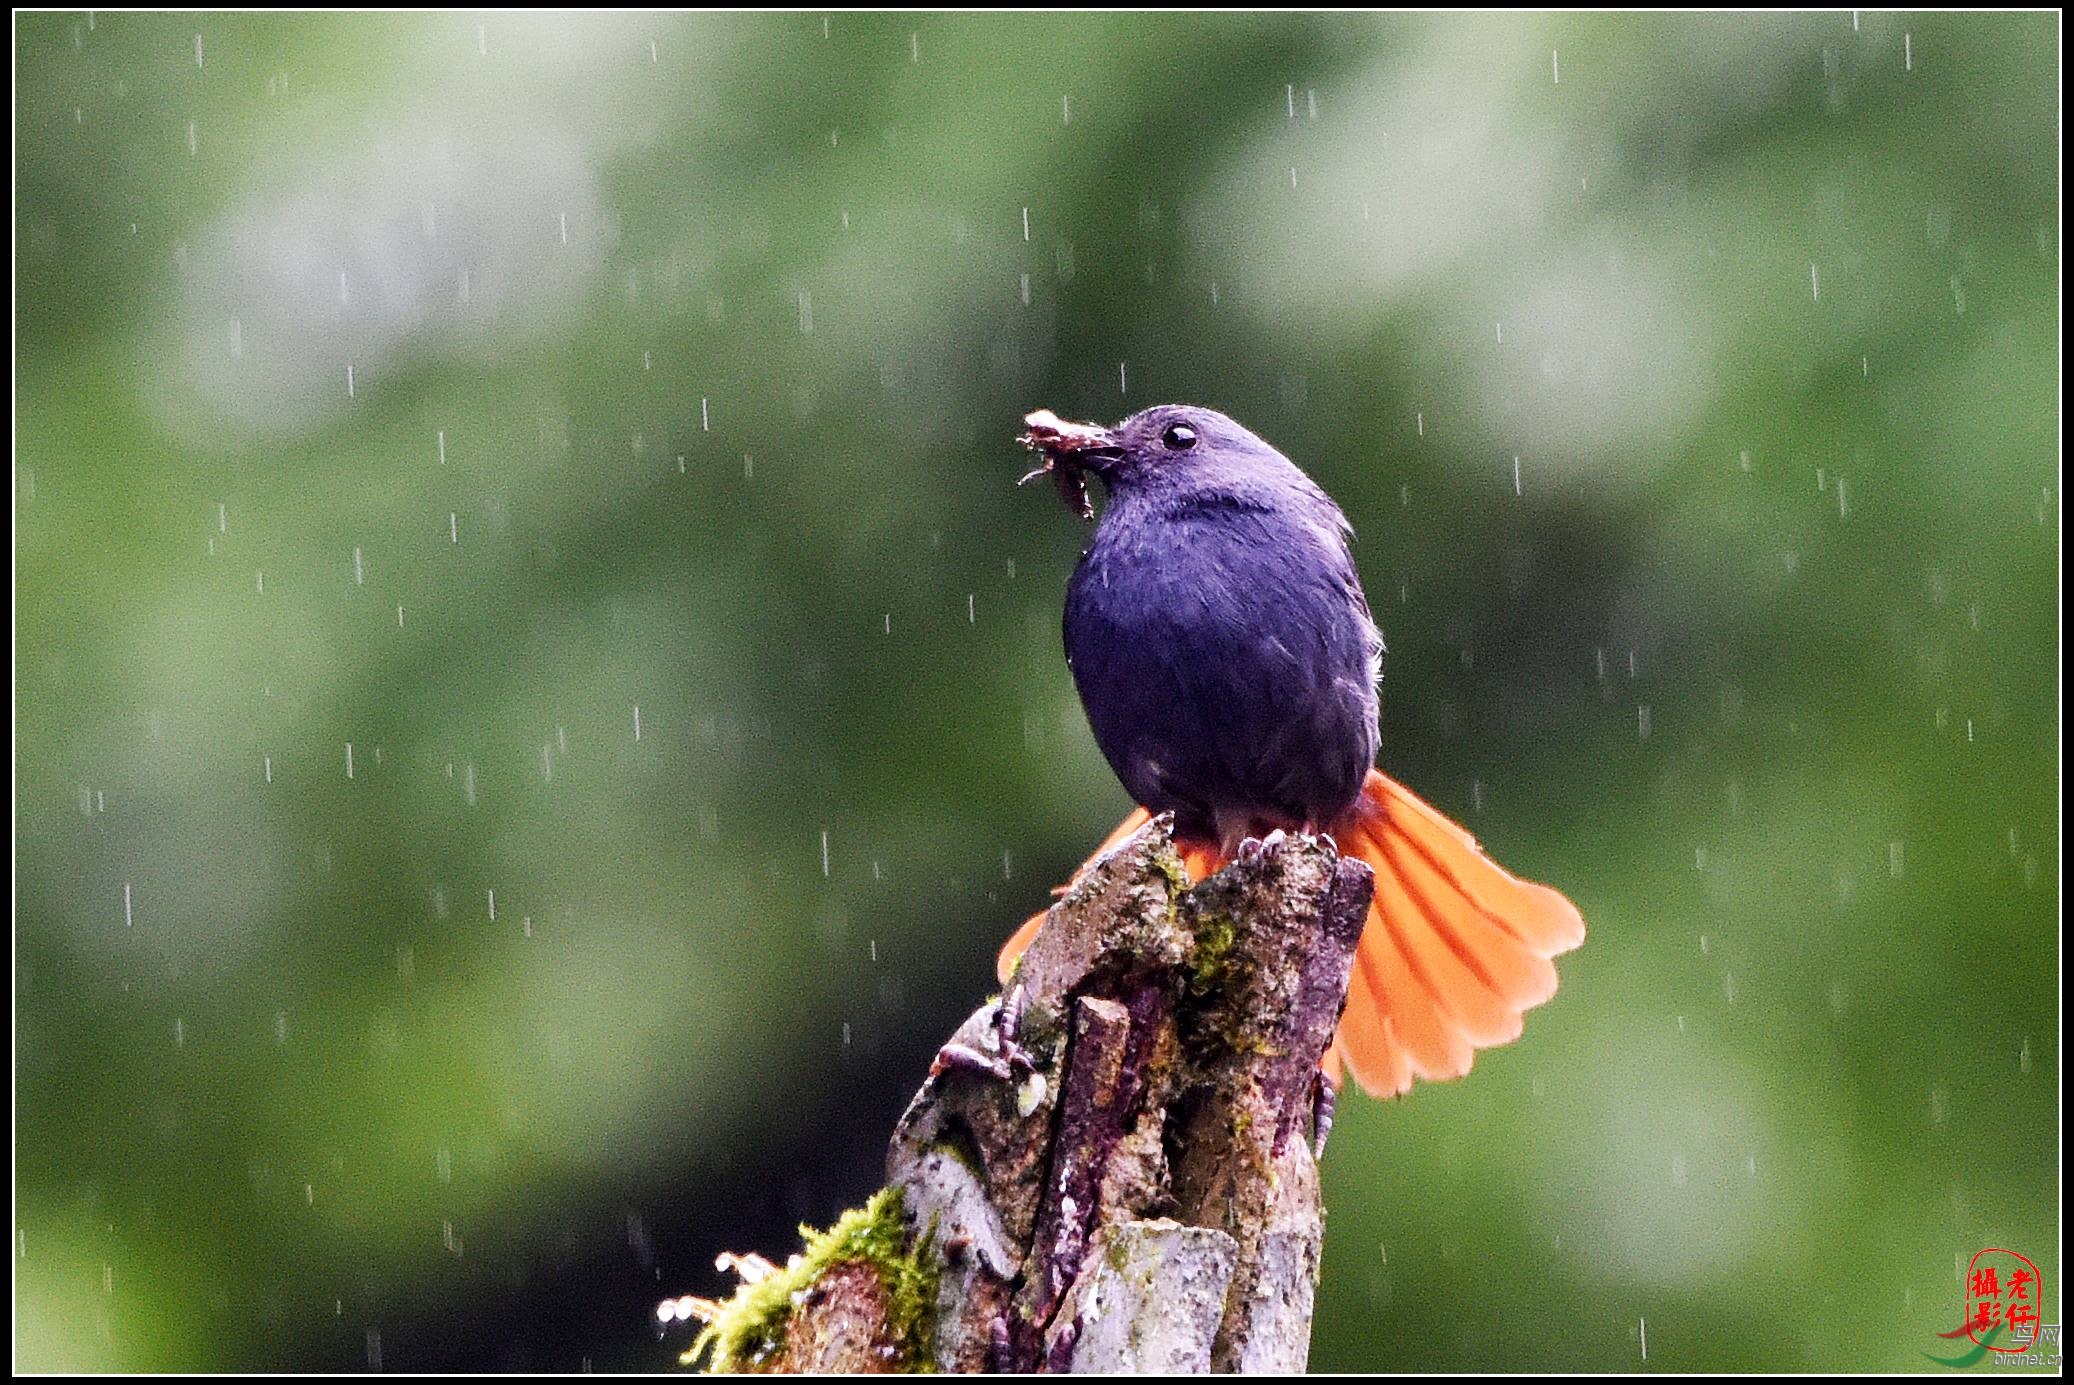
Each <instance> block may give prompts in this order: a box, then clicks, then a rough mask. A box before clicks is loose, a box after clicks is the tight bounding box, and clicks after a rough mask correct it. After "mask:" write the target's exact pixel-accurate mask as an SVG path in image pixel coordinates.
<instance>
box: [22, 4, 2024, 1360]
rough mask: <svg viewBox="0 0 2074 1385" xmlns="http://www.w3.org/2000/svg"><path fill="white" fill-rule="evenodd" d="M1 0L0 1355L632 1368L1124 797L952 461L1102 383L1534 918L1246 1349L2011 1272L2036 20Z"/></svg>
mask: <svg viewBox="0 0 2074 1385" xmlns="http://www.w3.org/2000/svg"><path fill="white" fill-rule="evenodd" d="M16 34H17V49H16V94H15V103H16V104H15V113H16V129H17V163H16V195H17V212H16V217H17V220H16V232H17V237H18V239H17V247H18V248H17V262H16V264H17V267H16V275H17V277H16V286H17V299H16V319H15V321H16V330H17V334H18V336H17V403H18V409H19V413H18V418H17V424H16V428H17V445H16V466H15V507H16V510H15V514H16V521H17V538H16V548H15V554H16V564H17V567H16V572H17V586H16V613H17V617H18V621H19V624H18V626H17V633H16V653H17V665H16V696H17V720H16V731H17V752H16V771H17V784H16V812H17V820H16V833H17V835H16V849H17V858H16V859H17V871H18V876H17V891H18V893H17V913H16V964H17V973H16V976H17V979H16V991H15V998H16V1035H15V1037H16V1100H17V1107H16V1154H17V1158H18V1165H17V1174H16V1197H17V1212H16V1233H15V1235H16V1246H15V1272H16V1276H17V1289H16V1307H15V1326H16V1332H17V1336H16V1342H17V1345H16V1364H17V1365H18V1366H26V1367H30V1368H39V1369H91V1368H99V1367H119V1368H132V1369H137V1368H157V1369H164V1368H172V1367H203V1368H213V1369H230V1368H236V1367H261V1368H269V1367H270V1368H282V1367H301V1368H336V1367H357V1366H362V1365H367V1364H381V1365H385V1366H386V1367H388V1368H390V1369H399V1368H412V1367H421V1366H422V1367H438V1366H469V1367H487V1368H498V1367H506V1366H530V1367H538V1368H543V1369H574V1368H577V1367H579V1366H581V1365H593V1366H597V1367H599V1368H613V1367H618V1368H649V1367H662V1366H666V1365H667V1364H669V1363H670V1362H671V1360H672V1359H673V1358H674V1354H675V1351H676V1350H677V1348H678V1347H680V1346H681V1345H682V1343H681V1341H678V1340H676V1339H672V1340H670V1341H660V1340H658V1337H657V1334H656V1333H655V1331H654V1330H653V1326H652V1325H653V1322H654V1317H653V1313H652V1308H653V1305H654V1303H655V1301H656V1300H657V1299H658V1298H660V1297H662V1296H663V1295H665V1294H674V1293H679V1292H685V1291H696V1292H712V1291H713V1290H715V1289H716V1288H718V1287H719V1286H720V1283H721V1279H720V1276H718V1275H717V1274H716V1273H715V1272H714V1271H713V1270H712V1269H711V1268H710V1267H711V1263H712V1256H713V1254H714V1253H715V1252H716V1251H717V1250H720V1249H723V1248H752V1247H753V1248H760V1249H763V1250H766V1251H771V1252H776V1251H780V1250H782V1249H784V1248H786V1247H787V1246H788V1245H789V1243H790V1230H789V1228H790V1226H791V1224H792V1223H794V1222H797V1221H799V1220H802V1219H805V1220H811V1221H813V1222H815V1223H816V1224H823V1225H825V1224H827V1223H828V1222H829V1221H830V1220H832V1219H833V1218H834V1216H835V1215H836V1213H837V1212H838V1211H839V1210H840V1209H841V1208H843V1207H845V1206H848V1205H852V1204H855V1203H857V1202H858V1201H860V1200H861V1199H862V1198H863V1197H864V1195H865V1194H867V1193H868V1192H869V1191H870V1190H871V1189H872V1188H873V1187H874V1186H875V1185H876V1181H877V1179H876V1172H877V1170H876V1164H877V1160H878V1157H879V1151H880V1149H881V1147H882V1141H883V1139H884V1137H885V1134H886V1132H887V1131H888V1130H889V1129H890V1126H891V1122H892V1119H893V1117H894V1116H895V1115H896V1114H897V1113H898V1111H899V1109H900V1108H901V1106H902V1105H903V1103H904V1102H905V1100H906V1097H907V1096H908V1094H909V1093H910V1092H911V1091H912V1089H913V1086H914V1084H915V1083H916V1082H917V1081H918V1080H919V1078H920V1076H921V1074H922V1071H923V1068H924V1064H925V1062H926V1060H927V1055H928V1054H929V1053H930V1051H931V1050H932V1049H933V1047H934V1045H935V1044H936V1043H937V1042H938V1041H939V1040H940V1039H941V1038H942V1036H943V1035H944V1034H945V1033H947V1032H948V1030H949V1028H950V1027H951V1026H952V1025H953V1024H955V1022H956V1021H957V1019H958V1018H959V1017H961V1016H962V1015H963V1013H964V1012H965V1011H966V1010H967V1009H968V1008H969V1007H970V1006H971V1005H973V1004H975V1003H977V1001H978V1000H979V999H980V998H981V997H982V996H983V995H985V994H986V992H987V991H988V990H989V988H990V987H991V984H992V982H991V969H990V961H991V957H992V954H993V950H994V947H995V945H996V943H997V942H998V940H999V939H1000V938H1001V937H1002V936H1003V935H1004V934H1005V933H1006V932H1007V931H1008V930H1009V929H1010V928H1011V927H1012V926H1013V925H1014V923H1015V922H1016V921H1017V920H1019V919H1020V918H1021V917H1022V916H1023V915H1024V913H1026V912H1027V911H1028V910H1030V909H1031V908H1033V907H1035V906H1036V905H1037V904H1039V903H1040V902H1041V901H1042V900H1043V899H1044V892H1045V889H1046V887H1047V886H1049V885H1050V884H1052V883H1053V882H1055V881H1057V880H1059V879H1061V878H1063V877H1064V876H1065V875H1066V874H1067V873H1068V872H1069V871H1070V870H1071V869H1072V867H1073V865H1074V864H1075V863H1076V862H1077V861H1078V860H1079V859H1080V858H1081V856H1082V855H1083V854H1084V853H1085V852H1086V850H1087V849H1088V848H1089V847H1091V846H1092V845H1093V843H1094V842H1096V841H1097V840H1098V839H1099V838H1100V837H1101V836H1102V835H1103V834H1104V833H1105V832H1106V831H1107V830H1108V829H1109V827H1110V826H1111V825H1112V824H1113V823H1114V821H1115V820H1116V819H1117V818H1118V817H1119V816H1121V814H1122V812H1123V811H1124V810H1125V808H1126V806H1127V805H1126V804H1125V803H1124V801H1123V799H1122V796H1121V792H1120V790H1119V789H1118V788H1117V787H1116V785H1115V784H1114V781H1113V779H1112V778H1111V776H1110V775H1109V773H1108V771H1107V769H1106V767H1105V766H1104V765H1103V764H1102V763H1101V760H1100V757H1099V756H1098V754H1097V753H1096V751H1095V750H1094V747H1093V745H1092V742H1091V740H1090V739H1089V737H1088V735H1087V732H1086V729H1085V726H1084V723H1083V721H1082V719H1081V715H1080V712H1079V708H1078V706H1077V703H1076V702H1075V700H1074V697H1073V693H1072V688H1071V684H1070V681H1069V677H1068V674H1067V671H1066V669H1065V667H1064V664H1063V661H1062V659H1061V657H1060V653H1059V649H1058V636H1057V616H1058V608H1059V603H1060V596H1061V590H1062V584H1063V581H1064V578H1065V575H1066V574H1067V572H1068V571H1069V570H1070V567H1071V564H1072V562H1073V560H1074V558H1075V555H1076V553H1077V545H1078V544H1079V543H1080V542H1081V541H1082V539H1083V533H1082V531H1081V530H1079V529H1078V527H1077V526H1076V524H1075V523H1074V522H1073V521H1072V520H1071V519H1070V518H1069V517H1068V516H1067V515H1066V514H1065V513H1064V512H1062V511H1061V510H1060V509H1059V507H1058V506H1057V505H1056V503H1054V502H1053V501H1052V499H1051V498H1050V496H1049V495H1048V493H1046V494H1039V493H1036V492H1035V491H1021V492H1018V491H1016V490H1015V489H1014V487H1013V486H1012V485H1011V484H1010V483H1011V482H1012V481H1013V479H1014V477H1015V475H1016V474H1017V471H1018V467H1019V464H1020V458H1019V457H1018V456H1017V454H1016V453H1015V452H1014V449H1013V447H1012V446H1011V443H1010V438H1011V436H1012V434H1013V432H1014V431H1015V427H1016V421H1017V419H1019V417H1020V416H1021V414H1022V413H1023V412H1024V411H1025V410H1027V409H1029V408H1033V407H1036V406H1039V405H1047V406H1051V407H1054V408H1056V409H1058V410H1059V411H1060V412H1062V413H1065V414H1067V415H1069V416H1073V415H1078V416H1092V417H1096V418H1105V419H1106V418H1114V417H1117V416H1120V415H1122V414H1124V413H1126V412H1129V411H1130V410H1132V409H1134V408H1137V407H1140V406H1143V405H1145V404H1149V403H1153V402H1157V401H1161V400H1193V401H1198V402H1203V403H1209V404H1214V405H1217V406H1219V407H1222V408H1224V409H1226V410H1228V411H1229V412H1231V413H1233V414H1235V415H1236V416H1238V417H1240V418H1241V419H1243V420H1244V421H1246V422H1247V423H1249V424H1250V425H1252V426H1253V427H1254V428H1256V429H1257V430H1259V431H1260V432H1262V433H1263V434H1265V435H1266V436H1267V437H1269V438H1271V439H1273V440H1274V441H1276V442H1277V443H1278V444H1279V445H1280V446H1281V447H1282V448H1283V449H1284V450H1285V451H1287V452H1288V453H1289V454H1290V455H1291V456H1292V457H1294V458H1295V459H1296V460H1297V461H1298V462H1300V463H1301V464H1303V465H1304V466H1306V467H1307V468H1309V469H1310V470H1311V471H1312V473H1313V474H1314V475H1316V476H1317V477H1318V478H1319V479H1320V480H1321V481H1322V482H1323V483H1324V484H1325V485H1326V487H1327V488H1328V489H1329V490H1331V491H1332V492H1333V493H1334V494H1335V495H1336V496H1337V497H1338V498H1339V499H1340V501H1341V502H1342V504H1343V505H1344V506H1345V508H1346V510H1347V511H1348V513H1349V515H1350V516H1351V517H1352V519H1353V520H1354V523H1355V525H1356V527H1357V529H1358V532H1359V537H1358V540H1357V556H1358V558H1359V560H1360V562H1361V564H1362V566H1363V569H1364V571H1365V573H1366V575H1367V582H1368V586H1369V590H1370V594H1371V597H1372V599H1373V601H1374V604H1375V607H1376V610H1377V612H1378V615H1379V617H1380V619H1381V622H1382V624H1383V626H1384V629H1385V632H1386V634H1387V635H1388V638H1389V641H1390V649H1391V657H1390V667H1389V672H1388V677H1387V679H1386V683H1385V699H1384V752H1383V760H1384V763H1385V765H1386V766H1387V767H1389V768H1390V769H1391V770H1392V771H1393V772H1395V773H1397V774H1399V775H1400V776H1402V777H1403V778H1405V779H1407V780H1408V781H1409V782H1411V783H1412V784H1414V785H1416V786H1417V787H1418V788H1419V789H1420V790H1421V791H1422V792H1424V793H1426V794H1427V795H1429V796H1431V797H1432V798H1433V799H1434V800H1435V801H1437V802H1438V803H1439V804H1441V805H1442V806H1443V807H1445V808H1447V809H1448V810H1449V811H1451V812H1453V813H1455V814H1456V815H1458V816H1459V817H1460V818H1461V819H1462V820H1463V821H1464V822H1466V823H1468V824H1469V825H1470V826H1471V827H1472V829H1473V830H1474V831H1476V832H1477V834H1478V835H1479V836H1480V837H1481V838H1482V839H1483V840H1484V841H1485V842H1486V844H1487V845H1488V846H1489V847H1490V848H1491V850H1492V851H1493V852H1494V853H1495V854H1496V855H1497V856H1498V857H1499V858H1500V859H1501V860H1503V861H1505V862H1507V863H1508V864H1510V865H1512V866H1513V867H1514V868H1515V869H1518V870H1521V871H1523V872H1525V873H1528V874H1531V875H1534V876H1537V877H1539V878H1543V879H1548V880H1551V881H1554V882H1556V883H1558V884H1559V885H1561V886H1562V887H1563V888H1564V889H1566V890H1567V891H1568V892H1569V893H1571V894H1572V895H1573V896H1574V897H1575V898H1576V899H1577V900H1578V901H1579V903H1580V904H1581V905H1582V907H1583V909H1584V911H1585V915H1586V917H1587V919H1588V921H1589V923H1590V925H1591V929H1592V933H1591V937H1590V939H1589V941H1588V942H1587V944H1586V946H1585V947H1584V949H1583V950H1582V951H1581V952H1579V953H1577V954H1576V955H1575V956H1573V957H1571V958H1569V959H1566V960H1565V962H1564V964H1563V967H1562V974H1563V989H1562V993H1561V995H1560V996H1558V997H1557V998H1556V1000H1555V1001H1554V1002H1553V1003H1551V1004H1550V1005H1548V1006H1547V1007H1545V1008H1544V1009H1543V1010H1541V1011H1538V1012H1536V1013H1535V1014H1534V1015H1533V1016H1532V1017H1531V1018H1530V1020H1529V1022H1528V1025H1527V1030H1526V1035H1525V1038H1524V1039H1523V1040H1522V1041H1521V1042H1520V1043H1518V1044H1516V1045H1514V1046H1513V1047H1511V1048H1508V1049H1505V1050H1503V1051H1499V1052H1496V1053H1492V1054H1488V1055H1486V1056H1485V1057H1484V1058H1483V1059H1482V1060H1481V1061H1480V1062H1479V1064H1478V1066H1477V1070H1476V1072H1475V1073H1474V1074H1473V1075H1472V1076H1471V1077H1470V1078H1469V1079H1468V1080H1466V1081H1464V1082H1460V1083H1456V1084H1452V1085H1449V1086H1446V1087H1437V1088H1436V1087H1421V1088H1420V1089H1419V1090H1418V1091H1416V1092H1415V1093H1414V1094H1413V1095H1412V1096H1411V1097H1410V1098H1409V1099H1407V1100H1405V1101H1402V1102H1398V1103H1393V1104H1389V1105H1378V1104H1373V1103H1367V1102H1361V1101H1351V1100H1350V1101H1349V1102H1348V1103H1347V1109H1346V1112H1345V1115H1344V1116H1343V1119H1342V1125H1341V1128H1340V1133H1339V1134H1338V1135H1337V1136H1336V1137H1335V1139H1334V1142H1333V1149H1332V1152H1331V1156H1330V1158H1329V1159H1328V1161H1327V1170H1326V1178H1327V1193H1328V1201H1329V1205H1330V1208H1331V1213H1332V1221H1331V1227H1330V1234H1329V1237H1328V1246H1327V1252H1326V1269H1325V1277H1324V1282H1323V1287H1322V1291H1321V1294H1320V1300H1319V1305H1318V1317H1317V1326H1316V1347H1315V1352H1314V1363H1315V1364H1316V1365H1317V1366H1319V1367H1334V1368H1370V1369H1400V1370H1412V1369H1420V1370H1424V1369H1456V1370H1460V1369H1478V1368H1507V1369H1521V1368H1528V1367H1551V1368H1557V1369H1573V1370H1586V1369H1602V1368H1604V1369H1625V1368H1634V1367H1640V1366H1643V1365H1645V1364H1646V1365H1647V1366H1648V1367H1651V1368H1673V1369H1675V1368H1685V1369H1720V1368H1746V1367H1760V1366H1761V1367H1778V1368H1785V1369H1815V1368H1883V1369H1907V1368H1911V1367H1917V1368H1919V1367H1920V1366H1921V1365H1922V1358H1921V1356H1920V1355H1919V1353H1920V1352H1922V1351H1923V1350H1925V1349H1929V1348H1933V1347H1937V1346H1939V1345H1940V1344H1939V1343H1937V1341H1936V1340H1935V1338H1934V1336H1933V1334H1934V1333H1937V1332H1940V1331H1944V1330H1947V1329H1949V1328H1951V1327H1952V1326H1953V1325H1954V1324H1955V1321H1956V1319H1957V1318H1958V1315H1959V1304H1960V1295H1959V1285H1958V1272H1959V1268H1960V1267H1961V1266H1963V1264H1964V1262H1965V1261H1966V1259H1967V1258H1968V1257H1970V1256H1971V1255H1972V1253H1973V1252H1974V1251H1976V1250H1978V1249H1980V1248H1981V1247H1983V1246H1987V1245H2003V1246H2009V1247H2012V1248H2015V1249H2017V1250H2020V1251H2022V1252H2024V1253H2026V1254H2028V1255H2030V1256H2031V1257H2032V1258H2033V1259H2035V1260H2036V1261H2037V1262H2038V1263H2039V1265H2040V1266H2041V1268H2042V1269H2043V1271H2044V1274H2045V1278H2046V1284H2047V1290H2046V1294H2047V1305H2046V1313H2045V1318H2046V1320H2047V1321H2048V1322H2056V1321H2058V1319H2059V1272H2060V1262H2059V1259H2058V1242H2057V1236H2058V1225H2059V1216H2060V1207H2059V1203H2058V1173H2057V1170H2058V1163H2059V1151H2060V1145H2059V1135H2058V1133H2057V1129H2058V1127H2057V1123H2056V1111H2057V1093H2058V1088H2059V1026H2058V1011H2059V1000H2060V996H2059V989H2058V983H2057V978H2058V972H2059V954H2058V936H2057V914H2058V909H2057V903H2058V897H2059V885H2060V882H2059V875H2058V859H2059V840H2058V836H2057V789H2058V770H2057V764H2058V753H2059V739H2058V721H2057V718H2058V700H2059V682H2058V674H2057V661H2058V657H2059V637H2058V630H2059V618H2060V612H2059V605H2058V595H2057V584H2058V573H2059V568H2058V560H2059V528H2060V511H2059V503H2060V495H2059V489H2058V472H2057V460H2058V437H2059V417H2058V412H2057V394H2058V389H2059V384H2058V380H2059V368H2060V361H2059V355H2060V352H2059V327H2060V323H2059V312H2058V283H2059V250H2060V247H2059V243H2058V239H2057V226H2058V216H2059V192H2060V189H2059V181H2058V179H2059V173H2058V154H2059V143H2058V126H2057V108H2058V100H2059V88H2058V48H2059V21H2058V19H2057V17H2056V16H2053V15H2046V14H2032V15H2016V16H2010V15H2003V16H1990V15H1974V14H1969V15H1951V16H1937V15H1913V16H1901V17H1897V16H1890V15H1876V14H1872V13H1870V12H1867V13H1864V14H1863V15H1856V14H1850V13H1843V12H1839V13H1834V14H1827V15H1819V16H1806V17H1790V16H1784V15H1763V16H1743V17H1737V16H1727V15H1721V16H1704V15H1687V16H1671V15H1655V16H1621V17H1613V16H1586V15H1569V16H1541V17H1531V16H1526V17H1522V16H1486V17H1480V18H1478V17H1419V16H1394V17H1359V16H1338V17H1311V18H1302V17H1283V16H1276V17H1247V16H1238V15H1225V16H1218V17H1186V16H1123V15H1078V16H1060V17H1036V16H950V15H930V16H923V15H915V16H893V17H870V16H863V15H846V14H839V15H834V16H831V17H830V18H828V19H826V20H823V19H822V18H820V17H818V16H811V15H788V16H766V17H746V16H743V17H726V16H707V17H669V16H661V17H657V16H622V17H592V16H583V17H573V16H564V17H560V18H555V17H525V16H502V15H493V16H488V17H484V18H463V17H458V16H444V17H442V16H420V15H400V14H399V15H357V16H354V15H333V16H323V17H308V16H301V17H297V16H281V15H263V14H249V15H239V16H201V17H193V16H188V17H178V16H159V17H155V16H147V15H138V14H119V13H99V14H97V15H94V16H92V17H89V16H87V15H86V14H83V13H82V14H74V15H67V14H37V15H20V16H17V19H16ZM349 371H350V387H349V374H348V372H349ZM637 708H638V711H637V710H636V709H637ZM637 727H638V733H637ZM349 766H350V772H349ZM1645 1356H1646V1362H1645Z"/></svg>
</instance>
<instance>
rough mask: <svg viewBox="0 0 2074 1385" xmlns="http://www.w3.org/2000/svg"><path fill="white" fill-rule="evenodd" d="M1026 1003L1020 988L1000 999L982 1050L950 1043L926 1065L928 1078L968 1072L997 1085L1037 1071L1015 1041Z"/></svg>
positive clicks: (1030, 1059)
mask: <svg viewBox="0 0 2074 1385" xmlns="http://www.w3.org/2000/svg"><path fill="white" fill-rule="evenodd" d="M1026 999H1027V998H1026V997H1025V995H1024V993H1023V988H1022V987H1021V986H1017V987H1016V988H1015V989H1014V990H1013V991H1010V992H1009V993H1008V994H1007V995H1005V996H1003V997H1002V998H1001V1000H1000V1002H999V1003H998V1004H997V1005H996V1006H995V1007H994V1022H993V1025H992V1027H991V1028H990V1029H988V1031H987V1033H986V1038H985V1040H984V1043H983V1048H975V1047H973V1046H972V1045H971V1044H963V1043H959V1042H958V1041H957V1040H955V1039H953V1040H951V1041H950V1042H949V1043H947V1044H945V1045H944V1046H943V1047H942V1048H940V1049H938V1050H937V1051H936V1060H935V1061H934V1062H932V1063H931V1064H930V1065H929V1075H930V1076H931V1077H939V1076H941V1075H942V1074H944V1073H946V1072H953V1071H955V1072H972V1073H980V1074H983V1075H984V1076H987V1077H991V1078H994V1079H995V1080H997V1081H1000V1082H1018V1081H1021V1080H1022V1079H1023V1078H1025V1077H1028V1076H1029V1075H1030V1074H1031V1073H1033V1072H1035V1071H1037V1066H1038V1065H1037V1060H1036V1059H1035V1058H1033V1057H1032V1056H1031V1055H1030V1051H1029V1050H1028V1049H1026V1048H1024V1047H1023V1046H1022V1045H1021V1044H1020V1043H1018V1042H1017V1041H1016V1034H1017V1033H1018V1031H1019V1030H1020V1029H1021V1028H1022V1018H1023V1006H1024V1004H1025V1003H1026Z"/></svg>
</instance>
